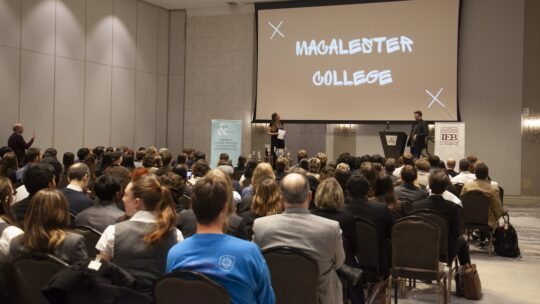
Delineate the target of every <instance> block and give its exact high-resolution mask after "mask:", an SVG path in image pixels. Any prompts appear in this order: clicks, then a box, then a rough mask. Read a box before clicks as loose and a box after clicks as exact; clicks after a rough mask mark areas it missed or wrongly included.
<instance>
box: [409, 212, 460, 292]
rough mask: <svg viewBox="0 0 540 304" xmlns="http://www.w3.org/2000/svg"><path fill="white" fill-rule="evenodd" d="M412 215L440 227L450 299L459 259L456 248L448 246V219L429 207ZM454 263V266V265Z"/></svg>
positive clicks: (440, 258)
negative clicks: (454, 273)
mask: <svg viewBox="0 0 540 304" xmlns="http://www.w3.org/2000/svg"><path fill="white" fill-rule="evenodd" d="M410 215H414V216H419V217H422V218H425V219H427V220H428V221H431V222H432V223H433V224H436V225H437V226H438V227H439V231H440V232H441V236H440V238H439V240H440V241H439V262H443V263H444V264H445V265H446V267H447V271H448V274H447V279H448V282H447V287H448V289H447V292H448V295H447V297H448V299H450V297H451V295H452V278H453V275H452V274H453V272H454V270H457V267H458V259H457V255H456V249H454V248H448V221H447V220H446V219H444V218H442V217H440V216H439V215H437V213H435V212H434V211H432V210H429V209H421V210H416V211H414V212H412V213H411V214H410ZM452 265H454V266H452Z"/></svg>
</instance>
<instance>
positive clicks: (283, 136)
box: [277, 129, 285, 140]
mask: <svg viewBox="0 0 540 304" xmlns="http://www.w3.org/2000/svg"><path fill="white" fill-rule="evenodd" d="M277 138H278V139H281V140H283V139H285V130H281V129H279V130H278V135H277Z"/></svg>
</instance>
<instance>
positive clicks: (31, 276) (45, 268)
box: [15, 253, 68, 304]
mask: <svg viewBox="0 0 540 304" xmlns="http://www.w3.org/2000/svg"><path fill="white" fill-rule="evenodd" d="M67 266H68V264H67V263H65V262H64V261H62V260H60V259H59V258H57V257H55V256H53V255H50V254H40V253H28V254H25V255H23V256H20V257H18V258H16V259H15V267H17V269H18V270H19V273H20V274H21V277H22V280H23V282H24V283H25V285H26V288H27V289H28V295H29V298H30V302H31V303H33V304H39V303H49V302H48V301H47V300H46V299H45V297H44V296H43V295H42V293H41V289H42V288H43V287H45V286H46V285H47V283H48V282H49V280H50V279H51V278H52V277H53V276H54V275H55V274H56V273H57V272H59V271H60V270H62V269H63V268H64V267H67Z"/></svg>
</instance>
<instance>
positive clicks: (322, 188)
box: [315, 177, 344, 210]
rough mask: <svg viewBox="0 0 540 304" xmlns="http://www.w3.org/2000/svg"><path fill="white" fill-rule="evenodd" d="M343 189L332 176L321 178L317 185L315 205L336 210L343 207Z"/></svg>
mask: <svg viewBox="0 0 540 304" xmlns="http://www.w3.org/2000/svg"><path fill="white" fill-rule="evenodd" d="M343 204H344V198H343V190H342V189H341V186H340V185H339V183H338V182H337V180H336V179H335V178H333V177H330V178H327V179H325V180H323V181H322V182H321V183H320V184H319V187H317V194H315V205H317V207H318V208H319V209H326V210H337V209H340V208H341V207H343Z"/></svg>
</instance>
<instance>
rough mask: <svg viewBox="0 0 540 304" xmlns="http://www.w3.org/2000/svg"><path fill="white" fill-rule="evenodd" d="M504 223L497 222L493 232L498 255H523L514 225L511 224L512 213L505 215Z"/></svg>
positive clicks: (512, 256) (513, 256) (514, 256)
mask: <svg viewBox="0 0 540 304" xmlns="http://www.w3.org/2000/svg"><path fill="white" fill-rule="evenodd" d="M502 218H503V220H504V222H503V224H502V225H500V224H499V223H497V228H496V229H495V233H493V247H494V249H495V253H496V254H497V255H500V256H503V257H509V258H517V257H518V256H520V255H521V251H520V250H519V245H518V236H517V232H516V229H514V226H512V224H510V215H508V214H506V215H503V217H502Z"/></svg>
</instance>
